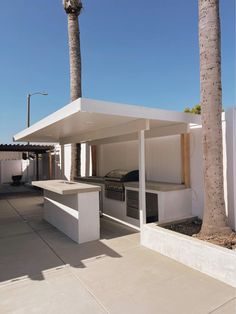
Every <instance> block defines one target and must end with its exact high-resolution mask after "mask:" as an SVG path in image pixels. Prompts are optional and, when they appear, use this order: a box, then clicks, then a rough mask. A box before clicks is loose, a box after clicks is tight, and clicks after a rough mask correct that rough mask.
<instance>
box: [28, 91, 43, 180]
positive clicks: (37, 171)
mask: <svg viewBox="0 0 236 314" xmlns="http://www.w3.org/2000/svg"><path fill="white" fill-rule="evenodd" d="M34 95H42V96H47V95H48V93H46V92H35V93H32V94H28V95H27V128H29V127H30V100H31V96H34ZM28 145H29V142H28ZM28 160H29V153H28ZM28 168H29V166H28V167H27V177H28V179H29V170H28ZM38 169H39V165H38V154H36V180H38V179H39V170H38Z"/></svg>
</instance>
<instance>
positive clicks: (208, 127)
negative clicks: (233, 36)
mask: <svg viewBox="0 0 236 314" xmlns="http://www.w3.org/2000/svg"><path fill="white" fill-rule="evenodd" d="M199 46H200V86H201V109H202V142H203V172H204V201H205V203H204V215H203V225H202V229H201V232H200V234H201V235H203V236H204V235H205V236H209V235H213V234H216V233H221V234H222V233H228V232H230V228H229V227H228V224H227V218H226V213H225V201H224V184H223V182H224V181H223V153H222V118H221V117H222V87H221V48H220V17H219V0H199Z"/></svg>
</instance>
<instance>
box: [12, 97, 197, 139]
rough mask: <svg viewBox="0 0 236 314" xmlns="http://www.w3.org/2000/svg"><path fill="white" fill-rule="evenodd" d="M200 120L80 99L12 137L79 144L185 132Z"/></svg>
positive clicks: (155, 110)
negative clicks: (141, 132) (140, 133)
mask: <svg viewBox="0 0 236 314" xmlns="http://www.w3.org/2000/svg"><path fill="white" fill-rule="evenodd" d="M190 123H191V124H200V123H201V122H200V117H199V116H196V115H193V114H189V113H183V112H174V111H167V110H161V109H156V108H147V107H141V106H133V105H126V104H117V103H112V102H106V101H97V100H91V99H86V98H79V99H77V100H76V101H74V102H72V103H70V104H69V105H67V106H65V107H63V108H62V109H60V110H58V111H56V112H54V113H53V114H51V115H49V116H47V117H46V118H44V119H42V120H40V121H39V122H37V123H35V124H33V125H32V126H31V127H29V128H27V129H25V130H23V131H21V132H19V133H18V134H16V135H15V136H14V141H21V142H22V141H26V142H29V141H30V142H44V143H45V142H50V143H52V142H59V143H61V144H66V143H79V142H88V141H98V140H100V141H101V140H103V141H106V140H107V139H108V138H114V139H115V138H116V137H124V136H128V137H129V138H137V134H138V132H139V131H141V130H147V132H146V136H147V137H153V136H165V135H172V134H179V133H184V132H186V130H187V127H188V124H190Z"/></svg>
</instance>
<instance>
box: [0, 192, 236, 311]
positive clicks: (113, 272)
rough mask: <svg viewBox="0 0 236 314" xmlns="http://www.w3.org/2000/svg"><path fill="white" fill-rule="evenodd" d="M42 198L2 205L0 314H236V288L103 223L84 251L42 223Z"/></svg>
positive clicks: (13, 198)
mask: <svg viewBox="0 0 236 314" xmlns="http://www.w3.org/2000/svg"><path fill="white" fill-rule="evenodd" d="M42 211H43V207H42V197H41V196H33V195H29V196H28V197H27V196H25V195H24V196H19V195H17V196H11V197H8V198H4V199H3V198H2V199H0V313H57V314H58V313H66V314H68V313H86V314H87V313H122V314H125V313H135V314H136V313H160V314H166V313H167V314H168V313H171V314H172V313H173V314H185V313H186V314H190V313H191V314H192V313H203V314H206V313H215V314H220V313H222V314H223V313H224V314H235V313H236V289H234V288H232V287H230V286H227V285H225V284H223V283H221V282H219V281H217V280H214V279H212V278H210V277H208V276H206V275H203V274H201V273H200V272H197V271H194V270H192V269H190V268H188V267H186V266H184V265H181V264H179V263H177V262H175V261H173V260H171V259H169V258H166V257H164V256H162V255H160V254H157V253H155V252H153V251H151V250H149V249H146V248H144V247H142V246H140V244H139V234H138V233H136V232H135V231H134V230H132V229H130V228H128V227H125V226H122V225H120V224H118V223H116V222H113V221H111V220H108V219H106V218H103V219H102V220H101V240H100V241H93V242H90V243H87V244H82V245H78V244H76V243H75V242H73V241H72V240H70V239H69V238H68V237H66V236H65V235H64V234H62V233H61V232H59V231H58V230H57V229H55V228H54V227H52V226H51V225H49V224H48V223H46V222H45V221H43V220H42Z"/></svg>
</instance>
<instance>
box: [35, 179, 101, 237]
mask: <svg viewBox="0 0 236 314" xmlns="http://www.w3.org/2000/svg"><path fill="white" fill-rule="evenodd" d="M32 185H34V186H37V187H40V188H42V189H44V219H45V220H46V221H48V222H49V223H50V224H52V225H53V226H55V227H56V228H57V229H59V230H60V231H62V232H63V233H65V234H66V235H67V236H68V237H70V238H71V239H72V240H74V241H75V242H77V243H84V242H89V241H93V240H97V239H99V238H100V219H99V191H100V190H101V187H100V186H95V185H90V184H85V183H78V182H71V181H64V180H46V181H33V182H32Z"/></svg>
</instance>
